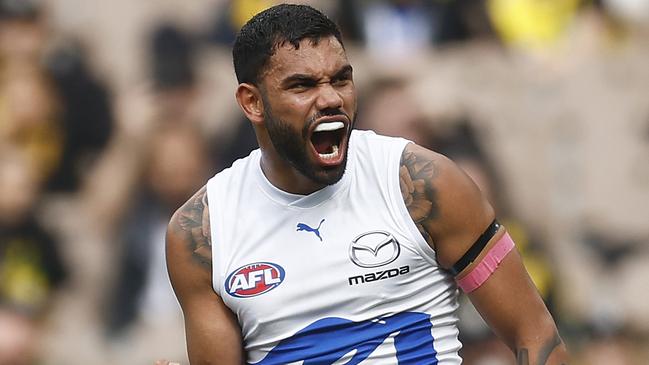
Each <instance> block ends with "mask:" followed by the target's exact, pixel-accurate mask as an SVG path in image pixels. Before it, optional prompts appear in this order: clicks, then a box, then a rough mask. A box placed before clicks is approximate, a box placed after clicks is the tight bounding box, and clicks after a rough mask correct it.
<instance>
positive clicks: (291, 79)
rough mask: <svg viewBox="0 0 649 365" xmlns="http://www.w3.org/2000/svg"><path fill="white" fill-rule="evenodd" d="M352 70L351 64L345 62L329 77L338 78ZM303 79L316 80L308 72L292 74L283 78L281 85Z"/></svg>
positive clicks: (302, 80)
mask: <svg viewBox="0 0 649 365" xmlns="http://www.w3.org/2000/svg"><path fill="white" fill-rule="evenodd" d="M352 70H353V68H352V66H351V65H349V64H347V65H345V66H343V67H341V68H340V69H339V70H338V71H336V73H335V74H334V75H333V76H332V77H331V79H334V80H335V79H338V78H340V77H342V76H344V75H346V74H348V73H351V72H352ZM304 81H307V82H308V81H316V79H315V78H314V77H313V76H312V75H308V74H293V75H291V76H289V77H287V78H285V79H284V80H282V85H284V86H288V85H290V84H292V83H294V82H304Z"/></svg>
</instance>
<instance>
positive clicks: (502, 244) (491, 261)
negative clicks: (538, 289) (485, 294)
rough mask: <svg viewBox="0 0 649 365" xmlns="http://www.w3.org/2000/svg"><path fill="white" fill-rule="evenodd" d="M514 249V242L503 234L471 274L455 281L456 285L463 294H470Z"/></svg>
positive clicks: (506, 234) (507, 234)
mask: <svg viewBox="0 0 649 365" xmlns="http://www.w3.org/2000/svg"><path fill="white" fill-rule="evenodd" d="M512 248H514V241H512V238H511V237H510V236H509V233H507V232H505V234H504V235H503V236H502V237H501V238H500V239H499V240H498V242H496V244H495V245H493V247H491V249H490V250H489V252H487V254H486V255H485V256H484V258H483V259H482V261H480V263H478V265H476V266H475V267H474V268H473V270H471V272H469V273H468V274H467V275H466V276H464V277H462V278H461V279H457V285H458V286H459V287H460V288H461V289H462V290H463V291H464V292H465V293H470V292H472V291H474V290H476V289H478V288H479V287H480V286H481V285H482V284H484V282H485V281H487V279H489V277H490V276H491V274H493V273H494V271H496V269H497V268H498V265H500V262H501V261H502V260H503V259H504V258H505V256H507V254H508V253H509V251H511V250H512Z"/></svg>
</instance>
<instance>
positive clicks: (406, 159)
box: [399, 143, 494, 267]
mask: <svg viewBox="0 0 649 365" xmlns="http://www.w3.org/2000/svg"><path fill="white" fill-rule="evenodd" d="M399 178H400V187H401V193H402V195H403V199H404V202H405V204H406V207H407V208H408V212H409V213H410V216H411V218H412V219H413V221H414V222H415V224H416V225H417V227H418V228H419V231H420V232H421V234H422V236H423V237H424V238H425V239H426V241H427V242H428V244H429V245H430V246H431V247H433V248H434V249H435V250H436V251H437V256H438V260H439V261H440V263H441V264H442V266H443V267H450V266H451V265H452V264H453V263H454V262H455V261H454V260H456V259H459V258H460V257H461V256H462V255H463V254H464V252H466V249H467V248H468V247H470V245H471V244H472V243H473V242H474V240H475V239H476V238H477V237H479V236H480V234H481V233H482V232H483V231H484V229H485V228H486V227H487V226H488V225H489V224H490V223H491V221H492V220H493V216H494V213H493V209H492V208H491V206H490V205H489V203H488V202H487V200H486V199H485V198H484V197H483V196H482V193H481V192H480V190H479V189H478V187H477V186H476V185H475V184H474V183H473V181H472V180H471V179H470V178H469V177H468V176H467V175H466V174H465V173H464V172H463V171H462V170H461V169H460V168H459V167H458V166H457V165H456V164H455V163H454V162H453V161H451V160H449V159H448V158H446V157H445V156H443V155H441V154H438V153H435V152H433V151H430V150H427V149H425V148H423V147H420V146H417V145H415V144H413V143H410V144H408V145H407V146H406V148H405V149H404V151H403V154H402V157H401V165H400V169H399Z"/></svg>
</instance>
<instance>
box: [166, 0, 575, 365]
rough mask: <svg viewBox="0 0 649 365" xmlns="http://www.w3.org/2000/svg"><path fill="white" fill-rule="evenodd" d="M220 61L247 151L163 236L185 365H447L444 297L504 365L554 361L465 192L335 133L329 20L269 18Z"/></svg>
mask: <svg viewBox="0 0 649 365" xmlns="http://www.w3.org/2000/svg"><path fill="white" fill-rule="evenodd" d="M233 58H234V67H235V72H236V74H237V78H238V81H239V86H238V88H237V91H236V99H237V102H238V103H239V106H240V107H241V109H242V110H243V112H244V113H245V115H246V117H247V118H248V119H249V120H250V122H251V123H252V125H253V127H254V129H255V132H256V135H257V139H258V142H259V147H260V148H259V150H256V151H253V152H252V153H251V154H250V156H248V157H246V158H244V159H241V160H238V161H237V162H235V163H234V164H233V166H232V167H231V168H229V169H226V170H224V171H223V172H221V173H219V174H217V175H216V176H215V177H214V178H212V179H211V180H210V181H209V182H208V184H207V185H206V187H204V188H203V189H201V190H200V191H199V192H198V193H196V195H194V197H192V198H191V199H190V200H189V201H188V202H187V203H186V204H185V205H184V206H183V207H181V208H180V209H179V210H178V211H177V212H176V213H175V215H174V216H173V218H172V220H171V222H170V224H169V229H168V232H167V264H168V270H169V275H170V278H171V281H172V284H173V286H174V290H175V292H176V295H177V297H178V299H179V301H180V303H181V305H182V308H183V312H184V315H185V325H186V335H187V346H188V353H189V358H190V361H191V362H192V364H241V363H243V362H247V363H249V364H289V363H304V364H332V363H340V364H342V363H345V364H358V363H361V362H363V363H366V364H397V363H398V364H437V363H439V364H459V363H460V362H461V359H460V357H459V355H458V350H459V349H460V347H461V344H460V342H459V341H458V339H457V336H458V331H457V327H456V322H457V317H456V315H455V313H454V312H455V309H456V308H457V295H458V290H457V288H458V286H459V287H460V288H462V289H463V290H465V291H466V292H469V297H470V298H471V300H472V301H473V303H474V304H475V306H476V307H477V308H478V310H479V311H480V312H481V313H482V315H483V317H484V318H485V320H486V321H487V322H488V323H489V324H490V326H491V327H492V328H493V330H494V331H495V332H496V333H497V334H498V335H499V336H500V337H501V338H502V339H503V341H505V343H506V344H507V345H508V346H509V347H510V348H511V349H512V350H513V351H514V353H515V354H516V357H517V359H518V364H563V363H565V362H566V358H567V355H566V350H565V346H564V345H563V343H562V340H561V338H560V337H559V335H558V333H557V329H556V326H555V324H554V321H553V319H552V317H551V316H550V314H549V313H548V311H547V309H546V307H545V305H544V303H543V301H542V300H541V299H540V297H539V295H538V294H537V291H536V289H535V287H534V285H533V284H532V282H531V281H530V279H529V277H528V275H527V273H526V271H525V268H524V267H523V265H522V263H521V260H520V257H519V255H518V253H517V252H516V250H515V249H512V247H513V243H512V242H511V239H509V236H508V235H507V234H506V232H505V229H504V228H503V227H501V226H500V225H499V224H498V223H497V222H496V221H495V220H494V216H495V215H494V212H493V209H492V208H491V206H490V205H489V204H488V203H487V201H486V200H485V199H484V198H483V197H482V195H481V194H480V192H479V190H478V188H477V187H476V186H475V185H474V184H473V183H472V181H471V180H470V178H468V177H467V176H466V175H465V174H463V173H462V172H461V171H460V169H459V168H457V167H456V166H455V165H454V164H453V163H452V162H451V161H449V160H448V159H446V158H445V157H443V156H441V155H438V154H436V153H434V152H431V151H429V150H426V149H424V148H421V147H419V146H417V145H415V144H413V143H410V142H409V141H406V140H403V139H398V138H388V137H383V136H378V135H376V134H374V133H372V132H367V131H352V128H353V125H354V120H355V117H356V90H355V87H354V82H353V78H352V67H351V65H350V64H349V62H348V60H347V57H346V54H345V49H344V47H343V44H342V41H341V36H340V32H339V30H338V29H337V27H336V26H335V25H334V24H333V23H332V22H331V21H330V20H329V19H328V18H326V17H325V16H324V15H322V14H321V13H320V12H318V11H316V10H314V9H313V8H310V7H307V6H301V5H278V6H275V7H273V8H270V9H268V10H266V11H264V12H262V13H260V14H258V15H256V16H255V17H253V18H252V19H251V20H250V21H249V22H248V23H247V24H246V25H245V26H244V27H243V28H242V29H241V31H240V33H239V34H238V36H237V40H236V42H235V45H234V50H233Z"/></svg>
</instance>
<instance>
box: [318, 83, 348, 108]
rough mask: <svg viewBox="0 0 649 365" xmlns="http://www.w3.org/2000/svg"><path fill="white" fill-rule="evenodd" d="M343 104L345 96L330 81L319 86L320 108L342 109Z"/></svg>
mask: <svg viewBox="0 0 649 365" xmlns="http://www.w3.org/2000/svg"><path fill="white" fill-rule="evenodd" d="M342 106H343V98H342V96H341V95H340V93H339V92H338V91H337V90H336V89H335V88H334V87H333V86H332V85H331V84H329V83H325V84H321V85H320V87H319V88H318V99H317V100H316V107H317V108H318V110H324V109H340V108H342Z"/></svg>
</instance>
